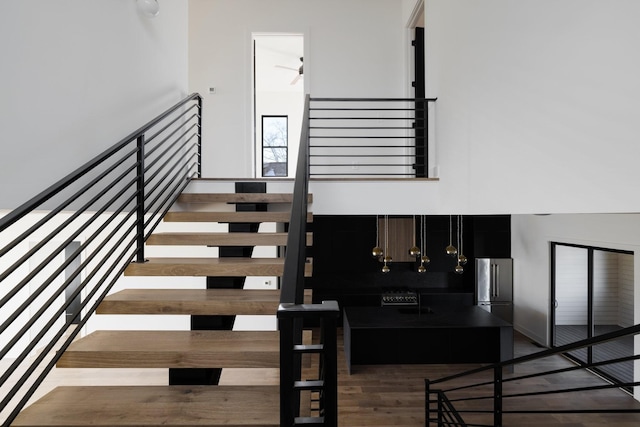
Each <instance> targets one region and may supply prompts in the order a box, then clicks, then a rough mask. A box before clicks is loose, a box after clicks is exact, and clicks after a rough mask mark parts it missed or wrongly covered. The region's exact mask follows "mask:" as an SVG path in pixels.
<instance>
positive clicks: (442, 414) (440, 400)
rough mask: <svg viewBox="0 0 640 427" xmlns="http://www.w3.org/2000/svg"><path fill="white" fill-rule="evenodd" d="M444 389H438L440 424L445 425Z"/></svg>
mask: <svg viewBox="0 0 640 427" xmlns="http://www.w3.org/2000/svg"><path fill="white" fill-rule="evenodd" d="M442 393H443V392H442V391H438V393H437V395H438V401H437V402H438V423H437V425H438V426H441V425H443V424H442V423H443V421H444V399H443V398H442Z"/></svg>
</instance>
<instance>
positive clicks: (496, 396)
mask: <svg viewBox="0 0 640 427" xmlns="http://www.w3.org/2000/svg"><path fill="white" fill-rule="evenodd" d="M493 425H494V426H496V427H501V426H502V366H500V365H498V366H496V367H495V368H494V369H493Z"/></svg>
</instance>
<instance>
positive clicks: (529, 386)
mask: <svg viewBox="0 0 640 427" xmlns="http://www.w3.org/2000/svg"><path fill="white" fill-rule="evenodd" d="M638 333H640V325H634V326H631V327H628V328H624V329H620V330H617V331H615V332H611V333H608V334H603V335H599V336H597V337H593V338H589V339H585V340H581V341H577V342H575V343H571V344H567V345H563V346H561V347H555V348H552V349H548V350H543V351H540V352H537V353H533V354H530V355H527V356H522V357H518V358H515V359H512V360H507V361H504V362H500V363H496V364H493V365H487V366H484V367H480V368H476V369H473V370H469V371H465V372H462V373H459V374H455V375H450V376H447V377H443V378H439V379H435V380H429V379H427V380H425V390H426V392H425V393H426V395H425V413H426V415H425V419H426V421H425V426H431V425H437V426H479V427H481V426H487V427H489V426H502V425H516V424H517V422H514V421H511V422H509V420H510V418H509V417H513V416H515V417H522V416H523V415H525V416H526V417H527V422H528V423H529V424H530V423H532V422H534V421H535V420H536V419H538V420H541V421H540V422H539V424H540V425H545V424H546V422H545V421H544V420H545V419H546V420H549V418H541V417H544V416H550V415H554V416H560V415H562V414H594V415H598V414H600V415H602V416H607V415H613V414H638V413H640V404H639V403H637V402H636V401H634V400H633V398H632V397H630V396H626V394H625V392H624V391H622V390H620V391H619V393H620V394H619V398H618V399H611V398H610V397H609V398H606V399H603V398H598V397H597V396H593V397H590V395H589V393H591V392H601V391H603V390H609V389H618V388H621V389H624V388H633V387H637V386H639V385H640V382H638V381H630V382H626V383H610V382H608V381H606V380H604V379H598V378H596V376H595V375H591V374H589V378H592V379H593V381H589V382H587V381H586V380H585V379H582V384H580V386H575V385H571V384H575V382H572V381H567V380H566V379H565V380H563V378H566V375H576V374H577V373H579V372H580V371H590V370H593V369H596V368H601V367H603V366H611V365H615V364H619V363H627V362H630V361H634V360H638V359H640V354H637V352H635V353H634V354H633V355H630V356H626V357H617V356H615V355H613V354H612V356H611V357H610V358H606V360H601V361H598V362H594V363H585V364H575V365H570V366H567V367H562V368H557V367H556V368H553V369H549V370H544V369H533V368H532V367H531V366H532V365H529V366H528V365H527V364H528V363H531V362H536V365H535V366H537V367H538V368H539V367H540V366H544V364H545V363H546V361H547V360H549V359H548V358H552V357H560V355H563V354H565V353H568V352H572V351H575V350H578V349H584V348H589V347H595V346H598V345H603V344H605V343H609V342H613V341H615V340H619V339H623V338H625V337H633V336H636V335H637V334H638ZM552 365H553V364H552ZM436 387H437V388H436ZM625 397H628V399H625ZM549 402H553V403H552V404H549ZM603 414H604V415H603ZM517 419H521V418H517ZM599 419H600V418H597V419H594V423H597V422H598V420H599ZM583 420H584V419H583ZM615 420H620V419H619V418H613V419H612V422H611V424H616V421H615ZM620 421H621V420H620Z"/></svg>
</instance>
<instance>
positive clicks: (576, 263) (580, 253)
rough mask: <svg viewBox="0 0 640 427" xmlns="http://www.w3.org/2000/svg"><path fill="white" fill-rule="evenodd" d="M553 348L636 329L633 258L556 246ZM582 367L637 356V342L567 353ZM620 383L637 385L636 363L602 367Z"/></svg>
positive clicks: (607, 251) (602, 371)
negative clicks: (635, 383)
mask: <svg viewBox="0 0 640 427" xmlns="http://www.w3.org/2000/svg"><path fill="white" fill-rule="evenodd" d="M551 254H552V301H553V308H554V310H552V313H553V314H552V316H553V324H552V326H553V331H552V337H553V343H552V345H553V346H554V347H559V346H562V345H565V344H569V343H572V342H576V341H579V340H582V339H586V338H591V337H595V336H598V335H601V334H605V333H608V332H612V331H615V330H618V329H621V328H624V327H628V326H632V325H633V253H632V252H626V251H619V250H614V249H605V248H595V247H589V246H581V245H571V244H564V243H552V245H551ZM567 355H568V356H569V357H571V358H572V359H574V360H576V361H577V362H579V363H583V364H586V363H594V362H598V361H604V360H611V359H615V358H623V357H627V356H631V355H633V338H632V337H630V338H629V339H628V340H616V341H611V342H608V343H604V344H600V345H598V346H594V347H592V348H585V349H581V350H577V351H573V352H570V353H569V354H567ZM596 370H598V371H599V373H600V374H602V375H604V376H606V377H608V378H609V379H611V380H613V381H615V382H617V383H629V382H632V380H633V362H620V363H616V364H611V365H604V366H601V367H598V368H597V369H596Z"/></svg>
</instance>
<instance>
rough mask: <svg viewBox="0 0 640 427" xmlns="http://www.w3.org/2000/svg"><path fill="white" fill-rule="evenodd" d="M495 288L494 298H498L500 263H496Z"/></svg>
mask: <svg viewBox="0 0 640 427" xmlns="http://www.w3.org/2000/svg"><path fill="white" fill-rule="evenodd" d="M494 286H495V288H496V295H495V296H496V298H500V264H496V281H495V285H494Z"/></svg>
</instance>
